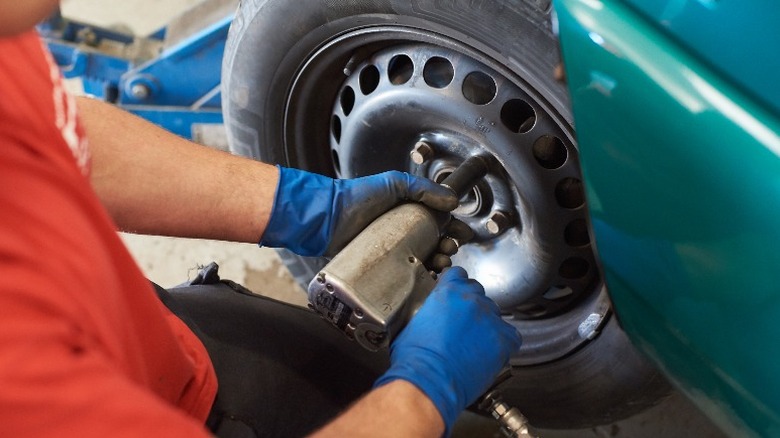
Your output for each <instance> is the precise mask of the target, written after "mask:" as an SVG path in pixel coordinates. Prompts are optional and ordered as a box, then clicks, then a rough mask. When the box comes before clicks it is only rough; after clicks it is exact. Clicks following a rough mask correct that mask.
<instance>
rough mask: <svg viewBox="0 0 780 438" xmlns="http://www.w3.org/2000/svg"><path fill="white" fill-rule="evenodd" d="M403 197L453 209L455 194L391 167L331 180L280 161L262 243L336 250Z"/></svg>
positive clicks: (299, 250) (316, 252)
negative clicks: (379, 171)
mask: <svg viewBox="0 0 780 438" xmlns="http://www.w3.org/2000/svg"><path fill="white" fill-rule="evenodd" d="M403 201H418V202H422V203H423V204H426V205H428V206H429V207H431V208H434V209H437V210H442V211H450V210H452V209H454V208H455V207H457V206H458V198H457V196H455V193H454V192H453V191H452V190H450V189H448V188H446V187H443V186H441V185H439V184H436V183H434V182H433V181H431V180H428V179H424V178H418V177H415V176H412V175H409V174H408V173H403V172H397V171H391V172H385V173H380V174H378V175H373V176H366V177H363V178H356V179H332V178H328V177H326V176H322V175H317V174H315V173H310V172H306V171H303V170H296V169H290V168H286V167H281V166H279V185H278V186H277V189H276V199H275V201H274V207H273V210H272V212H271V218H270V221H269V222H268V226H267V227H266V229H265V233H264V234H263V237H262V239H261V240H260V245H263V246H269V247H274V248H287V249H289V250H290V251H292V252H294V253H296V254H298V255H302V256H321V255H335V254H336V253H338V252H339V251H340V250H341V249H342V248H343V247H344V246H345V245H346V244H347V243H349V242H350V241H351V240H352V239H354V238H355V236H357V235H358V233H360V232H361V231H362V230H363V229H364V228H365V227H366V226H368V224H370V223H371V222H372V221H373V220H374V219H376V218H377V217H379V216H381V215H382V214H383V213H385V212H386V211H388V210H390V209H391V208H393V207H394V206H396V205H397V204H399V203H401V202H403Z"/></svg>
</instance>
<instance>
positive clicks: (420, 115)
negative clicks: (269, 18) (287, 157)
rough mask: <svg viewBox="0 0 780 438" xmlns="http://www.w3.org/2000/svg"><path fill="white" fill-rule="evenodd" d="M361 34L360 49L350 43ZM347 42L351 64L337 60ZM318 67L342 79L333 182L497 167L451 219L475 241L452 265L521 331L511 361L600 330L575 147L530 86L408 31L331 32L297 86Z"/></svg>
mask: <svg viewBox="0 0 780 438" xmlns="http://www.w3.org/2000/svg"><path fill="white" fill-rule="evenodd" d="M366 37H368V38H369V39H371V40H372V43H371V44H372V46H371V47H370V49H369V48H367V46H361V45H360V41H361V38H362V41H366ZM378 40H384V41H386V43H385V44H382V45H378V44H377V42H376V41H378ZM393 40H395V44H392V43H390V42H389V41H393ZM409 40H413V41H412V42H410V41H409ZM414 40H417V41H414ZM432 42H433V43H434V44H432ZM364 44H365V43H364ZM347 47H352V52H349V53H351V55H349V57H348V59H349V61H348V62H347V63H346V66H345V64H343V63H342V64H340V65H338V64H337V62H338V61H337V59H341V60H343V59H345V57H344V55H343V54H344V53H348V52H345V49H346V48H347ZM334 54H339V55H337V56H336V55H334ZM341 62H344V61H341ZM315 72H320V73H321V74H322V75H323V76H325V75H326V74H327V73H328V72H332V73H333V74H335V73H336V72H338V73H339V74H343V75H345V76H346V80H344V81H343V83H341V85H340V86H339V87H337V88H336V92H335V99H334V103H333V106H332V111H331V114H330V116H329V117H330V123H329V126H330V129H329V137H330V157H331V161H332V163H331V164H332V169H333V172H334V173H335V174H336V175H337V176H339V177H343V178H354V177H359V176H364V175H370V174H375V173H379V172H382V171H385V170H389V169H399V170H406V171H408V172H410V173H413V174H415V175H419V176H424V177H427V178H430V179H432V180H434V181H441V180H443V179H444V178H445V177H446V175H447V174H448V173H450V172H452V170H453V169H454V168H456V167H457V166H458V165H459V164H460V163H462V162H463V161H465V160H466V159H467V158H468V157H470V156H473V155H489V156H492V157H493V158H494V159H493V160H490V161H491V162H492V164H491V166H490V169H489V172H488V174H487V175H486V176H485V178H483V180H481V181H480V182H479V183H478V184H477V186H476V187H475V188H474V190H472V191H471V192H470V193H469V194H467V195H466V196H465V197H464V198H463V199H462V200H461V206H460V207H459V208H458V209H457V210H455V211H454V212H453V214H454V216H455V217H457V218H458V219H460V220H461V221H464V222H466V223H467V224H469V226H471V228H472V229H473V230H474V231H475V233H476V239H475V240H474V241H472V242H470V243H468V244H465V245H463V246H461V248H460V249H459V252H458V254H457V255H456V256H455V257H453V262H454V263H455V264H456V265H460V266H463V267H464V268H466V270H467V271H468V272H469V274H470V275H471V276H473V277H474V278H476V279H477V280H478V281H479V282H480V283H481V284H482V285H483V286H484V287H485V290H486V293H487V295H488V296H489V297H490V298H492V299H493V300H494V301H495V302H496V303H497V304H498V305H499V307H500V308H501V310H502V312H503V313H504V314H505V317H506V318H507V320H508V321H510V322H511V323H512V324H513V325H515V326H516V327H517V328H518V329H519V330H520V332H521V333H523V337H524V344H523V348H522V351H521V354H520V355H518V357H516V358H515V359H514V362H515V363H516V364H518V365H523V364H537V363H543V362H546V361H550V360H554V359H556V358H559V357H561V356H563V355H565V354H568V353H569V352H570V351H572V350H573V349H575V348H577V346H579V345H580V344H581V343H583V342H587V340H588V338H589V337H592V335H593V333H596V332H597V331H598V327H599V326H600V325H601V324H603V323H604V321H606V320H607V316H608V313H609V305H608V301H607V300H606V295H605V293H604V291H603V288H602V287H601V282H600V279H599V275H598V269H597V265H596V261H595V257H594V254H593V251H592V247H591V244H590V240H589V234H588V226H587V212H586V207H585V197H584V193H583V188H582V183H581V176H580V171H579V162H578V158H577V150H576V147H575V146H574V143H573V140H572V135H571V133H570V130H569V128H568V126H566V125H565V123H563V122H561V119H560V117H557V116H556V115H554V114H551V113H550V110H549V105H548V104H546V103H545V102H544V101H543V99H541V98H540V97H539V95H538V94H537V93H536V92H535V91H534V90H533V89H531V87H529V86H528V85H527V84H526V83H525V82H524V81H522V80H521V79H519V78H518V77H516V76H514V75H513V74H512V73H510V72H507V71H506V70H505V69H503V67H502V66H501V65H500V64H498V63H496V62H494V61H492V60H491V59H489V58H486V57H484V56H482V55H480V53H479V52H477V51H474V50H471V49H468V48H467V47H464V46H463V45H462V44H458V43H455V42H450V41H446V40H443V39H442V38H441V37H435V36H431V35H425V34H424V33H422V32H419V31H411V30H409V29H405V28H398V29H394V28H389V29H388V28H381V29H371V28H368V29H361V30H358V31H355V32H354V33H353V34H345V35H341V36H339V37H338V39H337V40H334V41H333V42H332V43H330V44H329V45H325V46H323V48H322V49H321V50H320V51H319V52H318V53H315V54H314V55H313V56H312V57H311V58H310V59H309V61H308V62H307V65H306V66H305V68H304V69H303V70H302V71H301V72H300V74H299V77H300V78H305V77H310V75H312V74H314V73H315ZM341 77H342V78H343V77H344V76H341ZM298 83H301V84H302V86H304V87H309V89H310V88H311V85H307V84H309V82H304V81H298V80H296V83H295V84H294V86H293V89H292V92H291V95H292V96H296V98H298V97H299V96H304V95H305V94H303V93H302V91H305V89H301V91H299V90H298V88H297V84H298ZM295 111H298V110H294V111H292V112H291V113H290V114H293V115H294V113H295ZM293 122H294V123H293V125H291V126H304V125H302V124H301V123H302V120H298V119H294V120H293ZM297 129H298V128H296V131H294V132H295V133H296V134H295V135H298V134H297V133H298V132H303V131H298V130H297ZM290 138H293V137H290ZM288 141H289V139H288ZM422 145H424V146H422ZM294 147H296V148H300V147H301V146H298V145H297V142H296V145H294ZM296 150H298V149H296ZM410 152H411V154H410ZM594 322H595V324H594ZM583 327H585V329H583ZM583 333H584V334H583Z"/></svg>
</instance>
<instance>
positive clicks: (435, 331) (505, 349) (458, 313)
mask: <svg viewBox="0 0 780 438" xmlns="http://www.w3.org/2000/svg"><path fill="white" fill-rule="evenodd" d="M520 343H521V340H520V334H519V333H518V332H517V330H515V328H514V327H512V326H511V325H509V324H508V323H506V322H505V321H504V320H502V319H501V317H500V312H499V309H498V306H496V304H495V303H494V302H493V301H492V300H491V299H489V298H487V297H486V296H485V290H484V289H483V288H482V285H480V284H479V283H477V282H476V280H470V279H469V278H468V276H467V274H466V271H464V270H463V268H459V267H455V268H451V269H449V270H447V271H446V272H445V273H444V274H443V275H442V276H441V277H440V279H439V282H438V283H437V284H436V287H435V288H434V289H433V292H431V295H430V296H429V297H428V299H427V300H426V301H425V303H423V305H422V307H420V310H419V311H418V312H417V314H416V315H415V316H414V318H412V320H411V321H410V322H409V324H408V325H407V326H406V328H404V330H403V331H402V332H401V333H400V335H399V336H398V337H397V338H396V339H395V341H394V342H393V343H392V345H391V346H390V369H389V370H388V371H387V372H386V373H385V374H384V375H383V376H382V377H380V378H379V380H377V382H376V384H375V386H381V385H383V384H386V383H389V382H392V381H394V380H398V379H401V380H406V381H408V382H410V383H412V384H413V385H415V386H417V387H418V388H419V389H420V390H422V391H423V392H424V393H425V394H426V395H427V396H428V398H430V399H431V401H432V402H433V404H434V405H436V407H437V408H438V410H439V413H441V416H442V418H443V419H444V424H445V426H446V427H447V433H449V431H450V430H451V429H452V425H453V423H454V422H455V419H456V418H457V417H458V415H459V414H460V413H461V412H462V411H463V410H464V409H465V408H466V407H467V406H469V405H470V404H472V403H473V402H474V401H476V399H477V398H478V397H479V396H480V395H482V394H483V393H484V391H485V390H487V389H488V388H489V387H490V385H491V384H492V383H493V381H494V379H495V378H496V376H497V375H498V374H499V373H500V372H501V370H502V369H503V368H504V367H505V366H506V365H507V363H508V362H509V358H510V356H511V355H512V353H514V352H516V351H517V350H518V349H519V348H520Z"/></svg>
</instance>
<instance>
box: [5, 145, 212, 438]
mask: <svg viewBox="0 0 780 438" xmlns="http://www.w3.org/2000/svg"><path fill="white" fill-rule="evenodd" d="M8 146H9V145H7V144H6V145H3V148H4V149H5V151H4V152H3V157H2V159H0V187H2V188H3V189H2V190H0V206H2V207H1V208H2V212H0V278H2V283H1V284H0V436H13V437H23V436H29V437H40V436H48V435H51V434H54V435H62V436H73V437H90V436H95V437H108V436H111V437H119V436H128V437H139V436H166V437H177V436H181V437H197V436H207V435H208V434H207V433H206V431H205V429H204V427H203V425H202V424H199V423H198V422H197V421H196V420H195V419H193V418H191V417H189V416H188V415H186V414H185V413H184V412H183V411H181V410H179V409H177V408H176V407H175V406H173V405H171V404H170V403H168V402H167V401H165V400H163V399H162V398H160V397H158V396H156V395H155V394H153V393H152V392H151V391H149V390H148V389H147V388H145V387H144V386H143V385H142V384H141V383H140V382H138V381H137V379H136V378H132V377H130V376H131V375H132V374H131V373H130V372H129V371H128V370H127V369H123V368H122V366H121V364H119V363H118V362H120V361H121V359H122V356H123V355H124V353H123V352H122V348H121V347H120V346H117V345H110V344H111V343H110V342H109V341H108V340H107V336H106V335H105V334H103V333H101V328H100V327H98V326H97V325H99V324H100V317H99V316H93V315H91V313H92V312H96V311H97V310H94V309H95V307H93V304H95V300H93V299H92V297H91V296H90V295H89V293H87V291H89V290H93V289H101V288H104V289H106V290H108V289H109V288H111V287H112V286H113V285H112V284H111V283H110V282H111V278H110V277H111V275H109V274H99V275H96V274H95V272H93V271H102V270H107V271H108V272H109V273H110V272H111V270H112V268H111V267H107V266H101V264H100V263H98V265H94V264H93V265H92V266H89V265H85V264H84V263H83V262H84V261H85V259H87V258H88V257H87V256H85V254H89V253H91V252H93V251H94V248H91V247H90V246H91V244H93V243H94V242H95V238H96V237H95V235H90V231H89V230H88V229H89V228H90V225H92V224H90V222H91V221H92V220H91V219H90V218H85V217H83V216H84V215H83V211H80V208H79V207H80V206H79V202H78V201H79V198H78V197H74V196H72V195H69V191H72V190H75V187H72V186H69V185H68V183H67V182H66V179H65V178H62V176H61V175H57V174H56V172H54V171H53V170H49V169H46V168H45V167H44V166H43V165H42V164H37V163H36V161H38V160H37V158H38V157H35V156H34V155H32V154H29V153H25V151H23V150H22V149H19V148H12V147H8ZM74 200H75V201H76V202H73V201H74ZM108 310H109V311H111V310H112V309H108ZM116 323H117V324H120V325H121V323H122V321H116ZM130 365H132V363H130V364H128V367H129V366H130Z"/></svg>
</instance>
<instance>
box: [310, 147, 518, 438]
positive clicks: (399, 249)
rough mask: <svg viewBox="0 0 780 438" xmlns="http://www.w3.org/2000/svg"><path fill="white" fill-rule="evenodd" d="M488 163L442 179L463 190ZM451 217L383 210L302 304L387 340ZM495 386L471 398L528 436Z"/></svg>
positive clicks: (414, 299)
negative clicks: (478, 397) (305, 302)
mask: <svg viewBox="0 0 780 438" xmlns="http://www.w3.org/2000/svg"><path fill="white" fill-rule="evenodd" d="M487 171H488V160H487V159H486V158H484V157H481V156H474V157H471V158H469V159H467V160H466V161H464V162H463V163H462V164H461V165H460V166H458V167H457V168H456V169H455V170H454V171H453V172H452V173H451V174H450V175H449V176H447V178H446V179H445V180H444V181H443V182H442V183H441V184H442V185H444V186H447V187H449V188H450V189H452V190H453V191H454V192H455V193H456V194H457V195H458V196H459V197H462V196H464V195H465V194H466V193H467V192H468V191H469V190H471V189H472V188H473V187H474V185H475V184H476V183H477V181H478V180H479V179H480V178H482V177H483V176H485V174H486V173H487ZM450 220H451V215H450V214H449V213H443V212H439V211H434V210H432V209H430V208H428V207H426V206H424V205H422V204H418V203H407V204H402V205H399V206H397V207H395V208H393V209H392V210H390V211H388V212H387V213H385V214H383V215H382V216H380V217H379V218H378V219H376V220H375V221H374V222H372V223H371V224H370V225H369V226H368V227H366V229H365V230H363V231H362V232H361V233H360V234H359V235H358V236H357V237H355V239H354V240H352V241H351V242H350V243H349V244H348V245H347V246H346V247H345V248H344V249H343V250H342V251H341V252H340V253H338V254H337V255H336V256H335V257H334V258H333V259H332V260H331V261H330V262H329V263H328V264H327V265H326V266H325V267H324V268H323V269H322V270H321V271H320V272H319V273H318V274H317V276H316V277H315V278H314V279H313V280H312V281H311V283H310V284H309V289H308V295H309V303H310V304H309V307H311V308H312V309H313V310H314V311H316V312H317V313H319V314H320V315H321V316H322V317H323V318H324V319H325V320H327V321H329V322H330V323H331V324H332V325H333V326H335V327H337V328H338V329H339V330H341V331H342V332H343V333H344V334H346V336H347V337H348V338H350V339H352V340H355V341H357V342H358V344H360V345H361V346H363V347H364V348H366V349H368V350H371V351H377V350H379V349H380V348H385V347H387V346H388V345H389V344H390V341H392V339H394V338H395V336H396V335H398V333H400V331H401V330H402V329H403V328H404V326H406V324H407V323H408V322H409V321H410V320H411V318H412V317H413V316H414V314H415V312H416V311H417V309H418V308H419V307H420V306H421V305H422V303H423V302H424V301H425V299H426V298H427V297H428V295H429V294H430V293H431V291H432V290H433V287H434V286H435V284H436V279H435V275H434V274H432V273H431V272H430V271H429V270H428V268H426V267H425V265H424V264H423V262H424V261H426V260H427V259H428V258H429V257H430V256H431V255H432V254H434V253H435V252H436V250H437V248H438V247H439V244H440V239H441V230H443V229H445V228H446V225H447V224H448V222H449V221H450ZM502 375H503V376H505V374H502ZM503 380H506V377H505V378H504V379H503ZM503 380H501V379H499V381H498V383H501V382H502V381H503ZM496 386H497V384H496V385H494V386H493V387H492V388H491V389H490V390H489V391H488V392H487V393H486V394H485V395H483V396H482V397H480V399H479V400H478V402H477V404H478V405H479V406H481V407H482V408H483V409H485V410H486V411H488V412H489V413H490V414H491V415H492V416H493V417H494V418H496V420H498V422H499V423H500V424H501V426H502V430H503V431H504V432H505V433H506V434H507V436H513V437H530V435H528V430H527V424H528V422H527V420H526V419H525V417H524V416H523V415H521V414H520V412H519V411H518V410H517V409H514V408H509V407H508V406H507V405H506V404H505V403H504V402H503V401H502V400H501V397H500V395H499V393H498V391H497V389H495V388H496Z"/></svg>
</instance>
